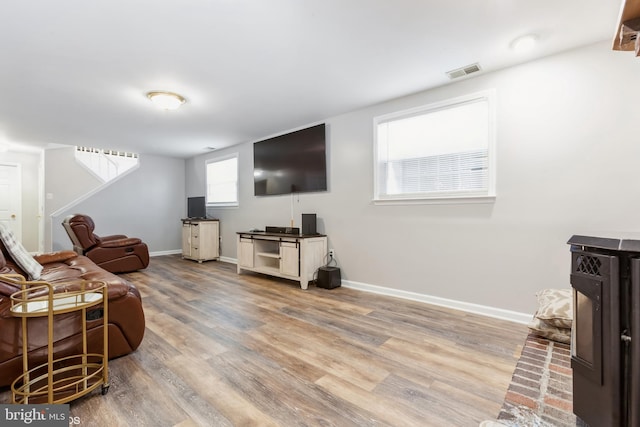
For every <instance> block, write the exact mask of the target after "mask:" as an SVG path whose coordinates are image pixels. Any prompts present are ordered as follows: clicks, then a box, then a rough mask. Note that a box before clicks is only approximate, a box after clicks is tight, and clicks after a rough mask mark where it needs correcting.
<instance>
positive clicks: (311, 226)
mask: <svg viewBox="0 0 640 427" xmlns="http://www.w3.org/2000/svg"><path fill="white" fill-rule="evenodd" d="M314 234H318V233H317V231H316V214H302V235H303V236H313V235H314Z"/></svg>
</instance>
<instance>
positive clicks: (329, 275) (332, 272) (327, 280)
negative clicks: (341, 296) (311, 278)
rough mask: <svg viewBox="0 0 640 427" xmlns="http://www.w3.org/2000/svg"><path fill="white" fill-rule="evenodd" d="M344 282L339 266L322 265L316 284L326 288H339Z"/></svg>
mask: <svg viewBox="0 0 640 427" xmlns="http://www.w3.org/2000/svg"><path fill="white" fill-rule="evenodd" d="M341 284H342V279H341V278H340V269H339V268H338V267H320V268H319V269H318V279H317V281H316V286H317V287H319V288H324V289H333V288H337V287H339V286H340V285H341Z"/></svg>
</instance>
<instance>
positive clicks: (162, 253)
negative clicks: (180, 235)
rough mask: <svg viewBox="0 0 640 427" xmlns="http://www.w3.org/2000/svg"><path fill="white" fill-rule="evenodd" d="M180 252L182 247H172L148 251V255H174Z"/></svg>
mask: <svg viewBox="0 0 640 427" xmlns="http://www.w3.org/2000/svg"><path fill="white" fill-rule="evenodd" d="M181 253H182V249H174V250H171V251H156V252H149V256H150V257H154V256H162V255H176V254H181Z"/></svg>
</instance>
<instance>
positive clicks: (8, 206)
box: [0, 163, 22, 241]
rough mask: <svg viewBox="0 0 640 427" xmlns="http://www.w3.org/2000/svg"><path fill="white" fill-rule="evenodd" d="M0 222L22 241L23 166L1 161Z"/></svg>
mask: <svg viewBox="0 0 640 427" xmlns="http://www.w3.org/2000/svg"><path fill="white" fill-rule="evenodd" d="M0 223H1V224H3V225H4V226H6V227H7V228H9V229H10V230H11V231H13V234H14V235H15V236H16V239H17V240H18V241H22V167H21V166H20V164H17V163H0Z"/></svg>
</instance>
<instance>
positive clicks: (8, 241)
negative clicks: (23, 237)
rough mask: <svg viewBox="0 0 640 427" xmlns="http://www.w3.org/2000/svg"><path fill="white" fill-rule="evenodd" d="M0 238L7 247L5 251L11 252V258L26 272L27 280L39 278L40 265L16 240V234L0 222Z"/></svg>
mask: <svg viewBox="0 0 640 427" xmlns="http://www.w3.org/2000/svg"><path fill="white" fill-rule="evenodd" d="M0 240H2V243H3V244H4V247H5V248H7V251H8V252H9V253H10V254H11V257H12V258H13V260H14V261H15V262H16V264H18V265H19V266H20V268H21V269H22V270H23V271H24V272H25V273H27V275H28V276H29V280H38V279H40V274H41V273H42V265H40V264H38V262H37V261H36V260H35V259H33V257H32V256H31V254H29V252H27V250H26V249H25V248H24V246H22V243H20V242H18V241H17V240H16V236H15V235H14V234H13V232H12V231H11V230H9V229H8V228H7V227H5V226H4V225H3V224H0Z"/></svg>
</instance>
